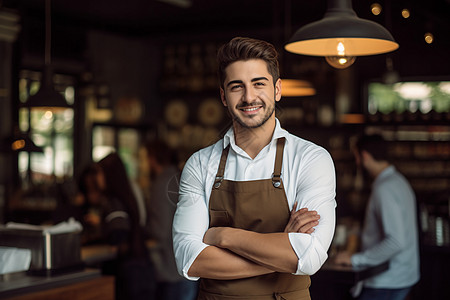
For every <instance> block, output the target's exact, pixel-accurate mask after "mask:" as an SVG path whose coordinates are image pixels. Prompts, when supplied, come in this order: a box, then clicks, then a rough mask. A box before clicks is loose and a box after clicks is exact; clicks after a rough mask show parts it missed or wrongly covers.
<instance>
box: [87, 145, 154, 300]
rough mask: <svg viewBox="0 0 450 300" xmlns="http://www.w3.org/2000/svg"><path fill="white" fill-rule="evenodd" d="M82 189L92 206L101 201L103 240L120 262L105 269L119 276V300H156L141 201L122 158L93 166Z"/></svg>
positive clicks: (110, 157) (115, 156)
mask: <svg viewBox="0 0 450 300" xmlns="http://www.w3.org/2000/svg"><path fill="white" fill-rule="evenodd" d="M80 190H81V191H82V192H83V193H84V194H85V196H86V199H88V201H89V202H91V203H92V201H94V202H96V201H95V200H93V199H96V198H98V199H99V200H98V204H99V206H100V210H101V212H100V213H99V215H100V217H101V222H102V234H103V239H104V240H106V241H107V242H109V243H110V244H114V245H116V246H117V259H116V260H115V261H113V262H112V264H111V265H108V264H106V265H105V266H104V271H105V272H107V273H113V274H114V275H115V277H116V299H118V300H120V299H154V295H153V294H154V292H155V290H154V289H155V283H154V274H153V267H152V265H151V263H150V260H149V255H148V251H147V248H146V245H145V237H144V232H143V228H142V227H141V225H140V222H139V220H140V214H139V206H138V202H137V201H138V200H137V197H136V194H135V191H134V190H133V187H132V184H131V182H130V180H129V178H128V175H127V172H126V169H125V166H124V164H123V162H122V160H121V158H120V156H119V155H118V154H117V153H111V154H109V155H107V156H106V157H105V158H103V159H102V160H100V161H99V162H98V163H97V164H94V165H92V166H89V167H88V168H87V169H86V171H85V172H83V173H82V177H81V179H80ZM89 199H90V200H89Z"/></svg>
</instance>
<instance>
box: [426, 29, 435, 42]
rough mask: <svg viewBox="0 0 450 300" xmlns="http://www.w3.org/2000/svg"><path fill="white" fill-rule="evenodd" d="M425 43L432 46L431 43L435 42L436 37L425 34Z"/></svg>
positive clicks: (428, 33)
mask: <svg viewBox="0 0 450 300" xmlns="http://www.w3.org/2000/svg"><path fill="white" fill-rule="evenodd" d="M424 37H425V42H426V43H427V44H431V43H433V41H434V36H433V34H432V33H430V32H427V33H425V36H424Z"/></svg>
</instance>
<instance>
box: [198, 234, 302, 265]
mask: <svg viewBox="0 0 450 300" xmlns="http://www.w3.org/2000/svg"><path fill="white" fill-rule="evenodd" d="M205 243H207V244H210V245H215V246H218V247H220V248H225V249H228V250H230V251H232V252H233V253H235V254H237V255H239V256H241V257H244V258H246V259H248V260H250V261H252V262H254V263H256V264H258V265H261V266H263V267H265V268H267V269H270V270H273V271H277V272H284V273H295V272H296V270H297V262H298V258H297V255H296V254H295V252H294V250H293V249H292V246H291V244H290V242H289V236H288V233H281V232H280V233H256V232H253V231H248V230H243V229H237V228H230V227H216V228H214V229H213V228H211V229H210V231H208V232H207V234H206V235H205Z"/></svg>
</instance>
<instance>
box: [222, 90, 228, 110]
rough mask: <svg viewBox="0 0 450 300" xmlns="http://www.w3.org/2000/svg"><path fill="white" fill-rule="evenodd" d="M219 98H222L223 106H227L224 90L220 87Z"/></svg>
mask: <svg viewBox="0 0 450 300" xmlns="http://www.w3.org/2000/svg"><path fill="white" fill-rule="evenodd" d="M220 100H222V104H223V106H228V104H227V99H226V98H225V91H224V90H223V88H220Z"/></svg>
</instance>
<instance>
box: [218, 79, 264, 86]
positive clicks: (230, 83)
mask: <svg viewBox="0 0 450 300" xmlns="http://www.w3.org/2000/svg"><path fill="white" fill-rule="evenodd" d="M260 80H267V81H269V79H268V78H267V77H256V78H253V79H252V80H250V81H251V82H255V81H260ZM242 82H243V81H242V80H232V81H230V82H228V83H227V86H230V85H232V84H236V83H242Z"/></svg>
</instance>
